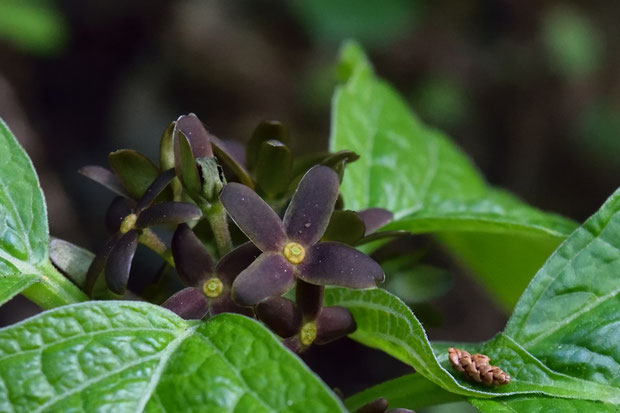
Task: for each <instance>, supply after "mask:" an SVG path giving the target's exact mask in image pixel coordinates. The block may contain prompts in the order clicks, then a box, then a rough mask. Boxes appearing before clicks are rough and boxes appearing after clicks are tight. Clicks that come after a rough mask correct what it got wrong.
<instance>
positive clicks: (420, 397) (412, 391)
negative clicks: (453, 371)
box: [345, 373, 463, 411]
mask: <svg viewBox="0 0 620 413" xmlns="http://www.w3.org/2000/svg"><path fill="white" fill-rule="evenodd" d="M379 397H383V398H385V399H386V400H387V401H388V402H389V403H390V405H389V408H390V409H395V408H404V409H420V408H422V407H426V406H433V405H436V404H443V403H451V402H456V401H460V400H463V396H459V395H458V394H454V393H450V392H448V391H446V390H444V389H442V388H441V387H439V386H437V385H436V384H434V383H433V382H431V381H429V380H427V379H426V378H424V376H422V375H421V374H417V373H415V374H409V375H406V376H402V377H399V378H397V379H394V380H388V381H386V382H383V383H381V384H378V385H376V386H373V387H370V388H368V389H366V390H364V391H362V392H360V393H357V394H355V395H353V396H351V397H349V398H348V399H346V400H345V405H346V406H347V408H348V409H349V410H351V411H354V410H356V409H359V408H360V407H362V406H363V405H365V404H366V403H370V402H371V401H373V400H375V399H377V398H379Z"/></svg>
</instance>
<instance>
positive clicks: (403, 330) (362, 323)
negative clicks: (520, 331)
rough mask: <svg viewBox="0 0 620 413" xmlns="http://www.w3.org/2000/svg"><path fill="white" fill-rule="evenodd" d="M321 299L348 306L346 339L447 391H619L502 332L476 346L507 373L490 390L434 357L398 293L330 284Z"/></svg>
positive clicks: (605, 394) (600, 395) (595, 396)
mask: <svg viewBox="0 0 620 413" xmlns="http://www.w3.org/2000/svg"><path fill="white" fill-rule="evenodd" d="M325 300H326V305H341V306H345V307H347V308H348V309H349V310H351V312H352V313H353V316H354V317H355V321H356V323H357V330H356V331H355V332H354V333H353V334H352V335H351V338H353V339H354V340H357V341H359V342H360V343H362V344H365V345H367V346H370V347H374V348H377V349H380V350H383V351H385V352H386V353H388V354H390V355H391V356H393V357H395V358H397V359H399V360H401V361H402V362H404V363H407V364H409V365H411V366H413V367H414V368H415V369H416V371H417V372H418V373H419V374H421V375H423V376H424V377H426V378H427V379H429V380H430V381H432V382H433V383H435V384H437V385H439V386H440V387H442V388H444V389H446V390H448V391H450V392H453V393H457V394H463V395H469V396H476V397H492V396H497V395H513V394H525V393H542V394H547V395H552V396H559V397H566V398H582V399H589V400H604V401H613V400H615V399H616V398H618V397H619V395H620V392H619V390H618V389H617V388H615V387H612V386H609V385H608V384H607V383H599V382H595V381H592V380H583V379H582V378H581V377H571V376H568V375H565V374H562V373H560V372H557V371H554V370H552V369H551V368H549V367H548V366H546V365H545V364H544V363H542V362H541V361H540V360H538V359H536V358H535V357H534V356H533V355H532V354H530V353H528V352H527V351H526V350H524V349H523V348H522V347H521V346H519V344H518V343H516V342H515V341H514V340H512V339H510V338H509V337H506V336H503V335H500V336H498V337H497V338H496V339H494V340H492V341H491V342H489V343H486V344H485V345H484V346H482V348H483V350H484V352H485V354H488V355H489V356H490V357H491V359H492V360H493V362H494V363H495V364H496V365H498V366H499V367H500V368H502V369H503V370H505V371H507V372H509V374H510V375H511V377H512V381H511V383H510V385H507V386H502V387H495V388H488V387H484V386H480V385H474V384H472V383H470V382H468V381H467V380H465V379H464V377H462V376H461V375H460V374H458V373H456V372H455V371H454V370H453V369H452V368H451V367H450V365H449V362H448V360H447V351H442V352H441V353H440V355H439V357H437V356H436V355H435V353H434V351H433V349H432V348H431V345H430V343H429V341H428V339H427V337H426V333H425V332H424V329H423V328H422V325H421V324H420V322H419V321H418V320H417V319H416V317H415V316H414V315H413V313H412V312H411V310H410V309H409V307H407V306H406V305H405V304H404V303H403V302H402V301H401V300H400V299H399V298H398V297H396V296H394V295H392V294H390V293H388V292H387V291H383V290H380V289H374V290H361V291H360V290H347V289H343V288H335V289H329V290H327V291H326V296H325ZM470 347H471V346H470ZM470 347H468V348H470ZM474 347H475V348H479V347H481V346H474Z"/></svg>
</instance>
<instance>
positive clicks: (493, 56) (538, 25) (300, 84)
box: [0, 0, 620, 403]
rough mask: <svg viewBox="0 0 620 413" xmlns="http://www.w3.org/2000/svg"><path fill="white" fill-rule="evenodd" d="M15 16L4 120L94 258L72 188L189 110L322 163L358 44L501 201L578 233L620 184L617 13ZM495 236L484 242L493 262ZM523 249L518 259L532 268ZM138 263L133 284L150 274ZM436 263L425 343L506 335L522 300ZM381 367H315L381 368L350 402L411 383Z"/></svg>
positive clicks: (477, 5)
mask: <svg viewBox="0 0 620 413" xmlns="http://www.w3.org/2000/svg"><path fill="white" fill-rule="evenodd" d="M18 3H19V2H14V1H4V2H2V3H1V5H0V10H4V9H6V10H7V12H6V13H4V12H0V16H1V17H2V18H4V19H5V21H1V22H0V26H1V27H2V30H0V116H2V117H3V118H4V119H6V120H7V122H9V123H10V124H11V125H12V127H13V129H14V132H15V134H16V135H17V136H18V137H19V138H20V139H21V140H22V143H23V144H24V145H25V146H26V148H27V150H28V152H29V154H30V155H31V156H32V157H33V159H34V162H35V166H36V167H37V170H38V172H39V174H40V175H41V180H42V186H43V188H44V191H45V193H46V196H47V199H48V200H49V201H50V205H49V216H50V227H51V231H52V233H53V234H54V235H57V236H60V237H62V238H66V239H69V240H71V241H73V242H76V243H78V244H81V245H85V246H87V247H89V248H91V249H96V248H97V247H98V246H99V245H100V244H99V243H100V242H101V240H103V239H104V235H103V234H104V229H103V225H99V226H97V225H92V223H93V222H95V221H96V222H101V223H102V222H103V219H102V218H103V213H104V206H103V205H105V204H107V202H108V201H109V198H110V197H111V195H108V194H104V193H103V192H102V191H98V190H97V189H96V188H95V187H94V186H93V185H90V184H89V183H88V182H86V180H85V179H83V178H82V177H79V176H78V175H77V174H76V173H75V171H76V170H77V169H78V168H79V167H81V166H82V165H84V164H87V163H103V162H104V160H105V154H106V153H107V152H109V151H111V150H114V149H116V148H118V147H119V146H130V147H136V148H138V149H140V150H143V151H145V152H147V153H148V154H149V155H151V157H152V158H156V156H155V153H154V148H156V145H154V144H153V143H154V142H156V141H157V140H158V139H159V136H160V134H161V131H162V130H163V129H164V127H165V126H166V125H167V123H168V122H169V121H170V119H173V118H175V117H176V115H178V114H179V113H185V112H188V111H194V112H196V113H198V114H199V115H200V116H201V118H203V120H205V121H207V122H208V126H209V127H210V129H211V131H212V132H214V133H215V134H217V135H218V136H222V137H227V138H235V139H238V140H241V141H243V140H246V139H247V138H248V137H249V135H250V132H251V130H252V128H253V127H254V126H255V124H256V123H257V122H258V121H259V120H260V119H262V118H277V119H280V120H283V121H285V122H286V123H287V124H288V125H289V127H290V129H291V131H292V134H293V138H294V139H293V140H294V143H295V150H296V151H297V152H303V151H306V150H308V149H319V148H325V147H326V146H327V138H328V135H329V126H330V125H329V122H328V119H329V99H330V95H331V92H332V90H333V86H335V85H336V83H337V77H336V76H335V75H334V73H333V70H332V68H333V60H334V56H335V55H336V48H337V47H338V45H339V44H340V42H341V41H342V40H343V39H345V38H349V37H357V38H360V39H361V40H362V42H363V44H364V45H365V46H366V47H367V48H368V50H369V53H370V56H371V57H372V61H373V62H374V65H375V70H376V71H377V72H378V73H379V74H380V75H381V76H382V77H384V78H386V79H387V80H388V81H390V83H393V84H395V86H396V88H397V89H398V90H399V91H401V92H403V94H404V96H405V98H406V100H407V101H408V103H410V104H411V105H412V106H413V108H414V109H415V111H416V112H417V113H419V115H420V118H421V119H422V120H424V121H427V122H430V123H431V124H432V125H433V126H435V127H437V128H439V129H442V130H445V131H447V132H449V134H450V136H451V137H452V138H454V140H455V141H456V142H457V143H458V144H459V145H460V146H462V147H463V148H464V149H465V152H466V153H468V154H469V155H470V156H471V157H472V159H473V160H474V162H475V164H476V165H478V167H479V168H480V169H481V170H482V172H483V174H484V176H485V177H487V180H488V182H489V183H490V184H492V185H493V186H502V187H507V188H509V189H511V190H513V191H514V192H516V193H517V194H518V195H519V196H521V197H522V198H524V199H525V200H527V201H528V202H529V203H530V204H533V205H536V206H538V207H541V208H543V209H548V210H553V211H557V212H559V213H561V214H563V215H566V216H568V217H571V218H573V219H574V220H576V221H579V222H581V221H583V220H584V219H585V218H586V217H588V216H589V215H591V214H592V213H593V212H594V211H595V210H597V209H598V207H599V206H600V205H601V204H602V203H603V201H604V200H605V199H606V197H607V196H608V195H609V194H610V193H612V192H613V190H614V189H615V187H616V186H617V184H618V182H617V176H618V175H619V173H620V169H618V168H620V164H619V163H618V161H617V156H614V154H616V153H618V151H620V148H618V143H619V142H620V140H619V139H618V132H619V131H620V125H619V124H618V121H617V119H620V116H619V115H618V112H619V110H620V109H619V107H620V103H619V102H620V101H619V96H620V95H619V93H618V90H620V89H619V86H620V79H619V78H618V76H617V73H619V72H620V70H618V69H619V68H618V65H619V64H620V60H619V59H618V56H619V49H620V43H619V42H618V40H617V39H620V33H618V30H620V29H619V28H618V25H617V21H616V19H615V18H614V16H617V15H618V13H619V10H618V7H619V6H618V5H616V4H610V3H608V2H607V3H608V4H603V3H600V4H598V3H592V4H580V5H571V4H566V3H564V2H553V1H549V2H542V3H538V4H536V5H529V6H528V7H524V6H522V5H519V4H511V3H498V4H493V5H488V4H487V3H484V2H470V3H468V4H467V5H464V4H460V3H454V2H434V3H433V2H424V1H413V2H404V1H395V0H390V1H383V2H364V5H365V8H363V10H362V9H361V10H357V11H353V10H354V8H352V7H351V5H350V4H348V3H350V2H346V1H342V2H317V4H319V5H320V3H330V5H333V6H332V7H328V6H325V5H322V6H321V7H313V6H312V5H309V4H310V2H308V4H305V3H304V4H301V5H299V3H296V4H297V5H295V6H289V5H288V2H278V1H267V0H264V1H257V2H256V1H238V2H226V1H213V2H200V1H185V2H172V1H163V0H160V1H156V2H141V1H133V2H124V3H123V5H112V4H109V5H108V4H104V3H101V4H94V3H90V4H88V3H85V4H81V3H80V4H78V3H75V2H73V3H71V2H54V1H41V2H38V3H39V4H37V5H36V7H29V6H23V5H19V6H18V5H17V4H18ZM379 3H380V4H381V7H379V6H378V4H379ZM265 10H269V12H266V11H265ZM379 10H381V13H379V12H378V11H379ZM8 11H10V12H8ZM11 16H12V17H11ZM334 22H336V23H334ZM338 22H346V24H338ZM340 80H341V81H342V78H341V79H340ZM9 84H10V85H11V86H9ZM25 114H27V115H25ZM13 125H15V126H13ZM68 154H71V156H68ZM474 173H475V172H474ZM60 181H62V184H60ZM67 189H70V191H67ZM501 236H502V235H501V234H499V235H497V234H495V235H488V236H485V237H484V239H475V240H474V241H475V244H478V245H481V247H480V248H486V249H488V248H491V247H493V246H494V245H497V242H496V241H497V238H496V237H501ZM469 241H470V240H467V241H464V240H463V238H462V237H460V236H455V235H454V234H445V236H444V237H443V238H442V242H443V243H444V244H445V245H451V246H452V247H453V248H455V249H460V251H461V257H462V258H463V259H464V260H465V261H467V259H468V255H471V254H473V253H474V252H475V251H471V250H468V249H466V248H465V247H466V246H468V245H471V242H469ZM519 243H520V240H519V239H517V240H516V241H515V244H516V245H514V246H512V247H511V248H512V251H518V253H517V255H519V254H524V253H531V249H523V248H521V249H519ZM459 247H460V248H459ZM546 248H547V249H545V248H536V251H537V252H539V253H540V256H539V257H538V259H539V260H542V259H543V257H544V256H545V255H546V254H548V253H549V252H551V250H552V249H553V248H552V247H549V246H547V247H546ZM489 255H491V256H493V255H495V254H489ZM139 258H140V257H139ZM142 258H143V259H142V260H139V262H141V263H142V264H141V265H136V273H137V274H140V273H148V272H149V270H152V269H153V268H149V267H148V265H149V264H148V262H149V260H148V258H149V256H148V255H147V256H145V257H142ZM441 260H442V261H441V263H442V264H443V266H445V267H448V268H449V269H450V272H451V273H454V274H455V280H454V285H453V287H452V289H451V290H450V292H449V293H448V295H447V296H446V297H445V298H442V299H437V300H435V301H433V302H431V306H432V310H433V311H435V312H437V311H439V309H442V310H441V313H440V314H439V316H440V317H441V318H443V328H435V329H433V328H431V329H429V335H430V337H431V338H437V339H442V338H450V339H470V340H483V339H488V338H490V337H491V336H492V335H493V334H494V333H496V332H498V331H500V330H501V329H502V328H503V327H504V322H505V321H506V318H507V316H506V315H507V311H506V310H509V309H510V307H511V306H512V304H514V300H515V299H516V297H517V296H518V294H513V295H512V296H502V299H501V300H496V301H495V302H492V301H491V300H489V298H488V296H487V295H486V294H485V293H484V290H481V289H479V288H478V287H477V285H476V283H475V282H472V281H471V280H472V279H471V278H466V277H467V274H468V272H467V270H464V269H463V266H461V265H460V264H458V263H459V262H460V261H453V260H452V259H451V258H447V257H442V258H441ZM470 261H471V260H470ZM501 262H503V261H500V260H498V262H492V261H489V260H485V261H484V262H483V263H482V262H480V263H479V264H478V265H489V266H492V265H497V264H501ZM511 268H515V267H511ZM474 269H476V268H474ZM533 269H534V268H530V269H529V271H533ZM477 270H479V271H481V272H484V271H485V268H478V269H477ZM507 271H508V270H507ZM515 271H517V270H515ZM518 271H519V272H522V271H521V270H518ZM133 278H134V279H137V278H138V277H133ZM524 286H525V284H523V285H522V286H521V287H524ZM133 287H134V288H138V289H139V288H140V282H137V283H136V285H134V286H133ZM491 287H493V286H491ZM496 287H497V286H496ZM508 293H510V292H507V294H508ZM464 297H467V298H464ZM511 300H512V301H511ZM498 301H499V302H498ZM9 305H10V307H5V308H3V309H2V310H0V320H2V321H0V322H2V323H5V324H7V323H10V322H13V321H15V320H16V319H19V318H21V317H24V316H25V315H27V314H31V313H32V312H33V311H36V308H32V307H30V306H28V304H27V303H25V302H15V301H14V302H11V303H9ZM343 347H346V351H343ZM343 354H346V356H345V357H342V355H343ZM319 356H320V357H321V358H322V359H323V361H322V362H315V360H317V359H318V358H319ZM330 357H334V360H330ZM347 357H350V358H347ZM380 357H381V356H380V355H378V354H374V353H368V352H365V351H363V350H361V349H359V347H357V346H356V345H355V344H353V343H350V342H349V343H338V344H335V345H334V346H332V347H329V346H328V348H325V349H321V350H320V354H309V355H308V356H307V359H308V361H309V362H310V363H311V365H312V366H313V367H314V368H315V369H317V370H318V371H326V370H327V369H326V367H325V366H326V365H327V366H330V367H331V366H333V365H334V363H339V364H340V365H342V366H345V365H346V366H352V365H357V364H359V365H370V366H375V369H374V371H372V373H370V374H369V373H367V372H363V371H356V370H355V369H345V368H342V369H338V372H336V373H332V374H333V375H328V376H326V377H327V379H328V383H330V384H333V385H336V386H339V387H341V388H343V389H344V390H345V393H347V394H351V393H352V392H353V391H355V390H360V389H361V388H363V387H364V386H366V385H368V384H371V383H372V382H371V380H376V381H379V380H380V379H381V378H389V377H393V376H396V375H398V372H403V371H407V370H406V367H404V366H403V365H400V364H395V363H392V364H390V363H391V362H389V361H386V360H384V359H382V358H380ZM330 370H331V369H330ZM345 372H346V373H345ZM344 374H347V375H346V376H342V375H344ZM371 377H372V379H371ZM521 402H522V403H528V401H527V400H522V401H521Z"/></svg>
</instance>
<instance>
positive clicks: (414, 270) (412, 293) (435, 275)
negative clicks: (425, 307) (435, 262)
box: [381, 256, 452, 305]
mask: <svg viewBox="0 0 620 413" xmlns="http://www.w3.org/2000/svg"><path fill="white" fill-rule="evenodd" d="M418 261H419V258H418V257H412V256H405V257H398V258H395V259H391V260H389V261H386V262H384V263H381V267H382V268H383V271H384V272H385V276H386V281H385V284H384V286H383V288H385V289H386V290H388V291H389V292H391V293H392V294H395V295H397V296H398V297H400V298H401V299H402V300H403V301H404V302H406V303H407V304H410V305H411V304H416V303H422V302H424V301H429V300H431V299H433V298H436V297H440V296H441V295H443V294H445V293H446V292H447V291H448V290H449V289H450V286H451V285H452V275H451V274H450V273H449V272H448V271H446V270H444V269H441V268H437V267H433V266H430V265H421V264H420V263H419V262H418Z"/></svg>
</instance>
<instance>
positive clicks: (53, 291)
mask: <svg viewBox="0 0 620 413" xmlns="http://www.w3.org/2000/svg"><path fill="white" fill-rule="evenodd" d="M35 268H36V269H37V272H38V273H39V275H40V278H39V280H38V281H37V282H35V283H33V284H32V285H31V286H30V287H28V288H26V289H25V290H24V292H23V294H24V295H25V296H26V297H27V298H28V299H29V300H30V301H33V302H34V303H35V304H38V305H39V306H40V307H41V308H43V309H44V310H48V309H50V308H55V307H60V306H63V305H68V304H75V303H79V302H82V301H87V300H88V297H87V296H86V294H85V293H84V292H83V291H82V290H80V289H79V288H78V287H77V286H76V285H75V284H73V283H72V282H71V281H69V279H67V278H66V277H65V276H64V275H62V274H61V273H60V272H58V270H57V269H56V268H55V267H54V266H53V265H52V263H50V262H47V263H45V264H43V265H41V266H37V267H35Z"/></svg>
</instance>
